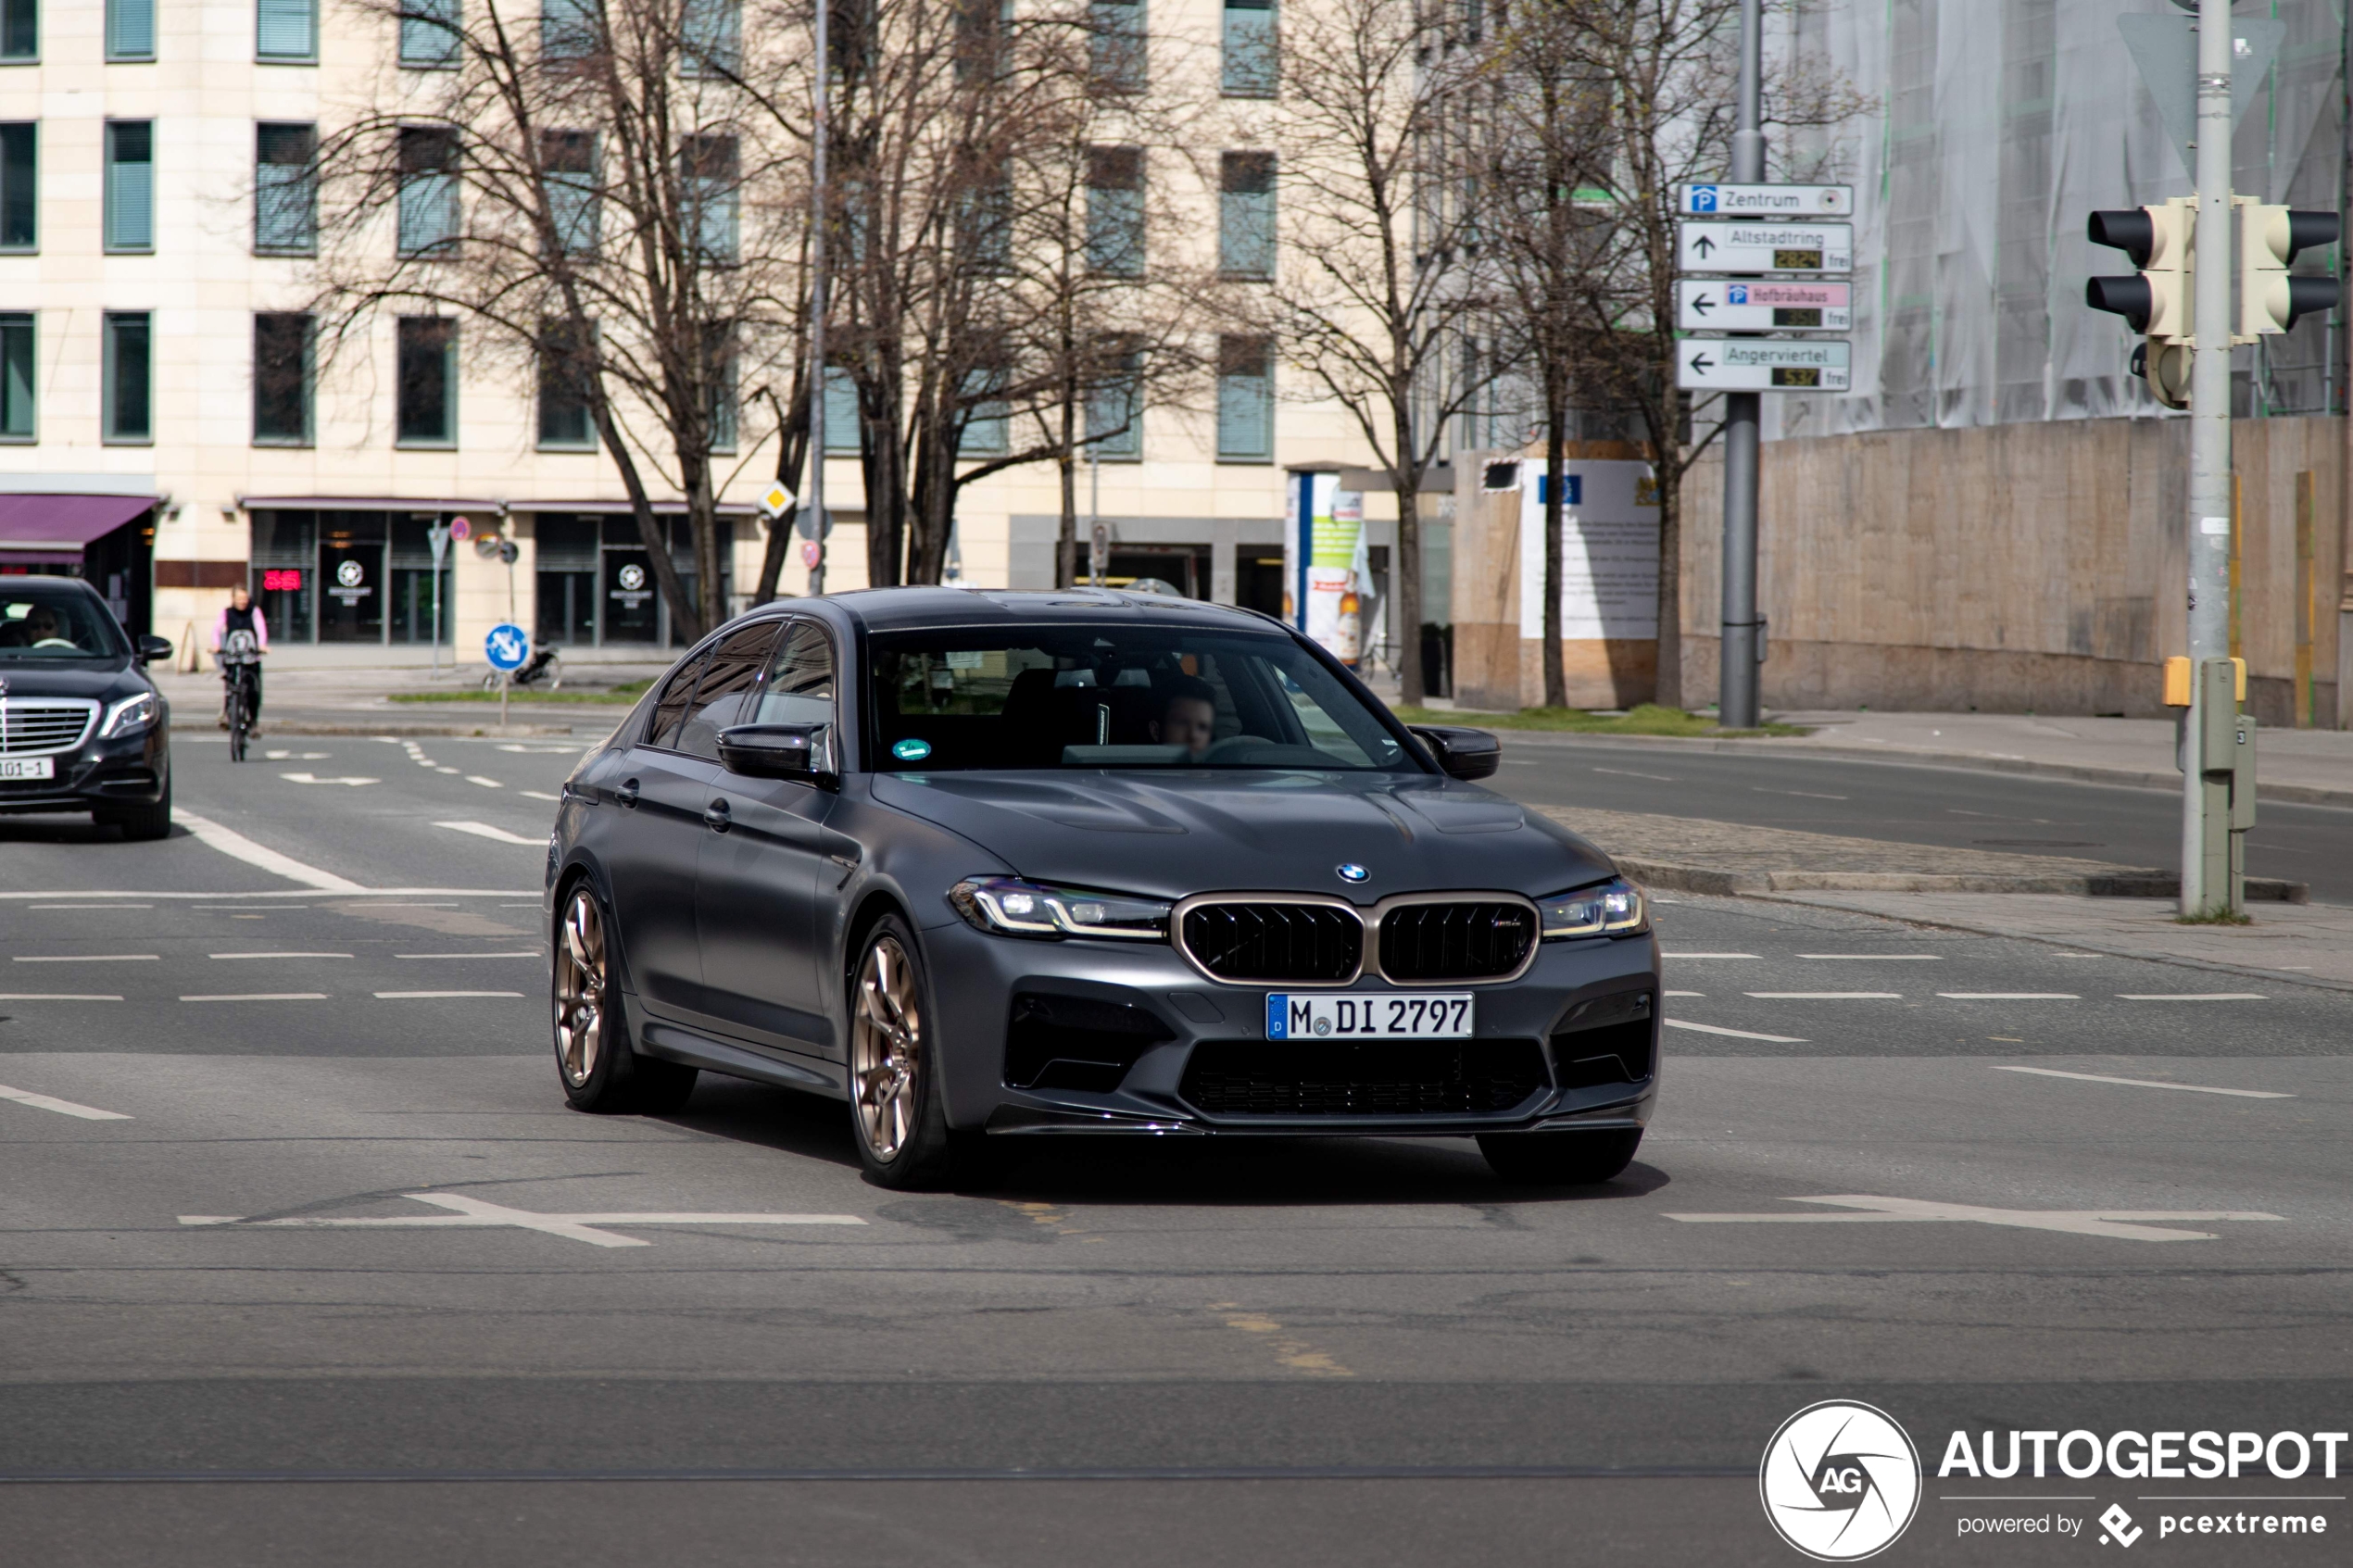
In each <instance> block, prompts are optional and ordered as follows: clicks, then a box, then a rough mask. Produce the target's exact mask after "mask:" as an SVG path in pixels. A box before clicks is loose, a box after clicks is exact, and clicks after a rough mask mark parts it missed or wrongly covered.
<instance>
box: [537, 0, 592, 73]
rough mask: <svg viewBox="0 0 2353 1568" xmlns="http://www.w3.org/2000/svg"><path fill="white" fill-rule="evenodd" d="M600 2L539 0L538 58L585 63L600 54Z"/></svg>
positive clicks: (589, 0)
mask: <svg viewBox="0 0 2353 1568" xmlns="http://www.w3.org/2000/svg"><path fill="white" fill-rule="evenodd" d="M599 9H600V7H599V6H598V0H540V6H539V56H540V58H542V59H547V60H585V59H586V58H587V57H588V56H591V55H593V54H595V53H596V52H597V34H598V25H597V24H598V21H599V19H600V18H599V16H598V12H599Z"/></svg>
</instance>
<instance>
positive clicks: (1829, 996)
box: [1741, 991, 1904, 1002]
mask: <svg viewBox="0 0 2353 1568" xmlns="http://www.w3.org/2000/svg"><path fill="white" fill-rule="evenodd" d="M1741 994H1742V995H1743V996H1744V997H1755V998H1757V1000H1759V1001H1766V1002H1843V1001H1869V1002H1900V1001H1902V1000H1903V999H1904V993H1903V992H1901V991H1743V992H1742V993H1741Z"/></svg>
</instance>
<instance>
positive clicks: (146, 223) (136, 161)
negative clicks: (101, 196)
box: [107, 119, 156, 251]
mask: <svg viewBox="0 0 2353 1568" xmlns="http://www.w3.org/2000/svg"><path fill="white" fill-rule="evenodd" d="M155 248H156V126H155V121H153V120H151V119H110V120H108V121H107V249H108V250H132V251H139V250H153V249H155Z"/></svg>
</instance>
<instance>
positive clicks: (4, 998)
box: [0, 991, 122, 1002]
mask: <svg viewBox="0 0 2353 1568" xmlns="http://www.w3.org/2000/svg"><path fill="white" fill-rule="evenodd" d="M120 1000H122V998H121V997H102V996H97V995H94V994H93V993H90V992H85V991H0V1002H119V1001H120Z"/></svg>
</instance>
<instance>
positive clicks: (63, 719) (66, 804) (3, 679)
mask: <svg viewBox="0 0 2353 1568" xmlns="http://www.w3.org/2000/svg"><path fill="white" fill-rule="evenodd" d="M170 657H171V645H170V643H168V642H166V641H164V640H163V639H162V638H161V637H141V638H139V639H138V640H137V641H136V643H135V644H134V643H133V641H132V637H131V635H130V633H126V632H125V631H124V630H123V629H122V625H121V623H120V621H116V620H115V618H114V612H113V611H112V610H111V609H109V608H107V601H106V600H105V599H103V598H100V597H99V596H98V591H97V590H96V589H94V588H93V587H91V586H90V584H88V583H84V582H82V581H81V580H80V579H79V578H72V577H35V576H30V575H22V576H19V575H14V574H12V575H9V576H6V577H0V811H87V812H89V813H90V815H91V816H92V817H93V818H94V819H95V820H96V821H97V822H98V823H99V825H100V826H102V827H103V826H107V825H112V826H116V827H120V829H121V830H122V834H123V836H124V837H126V838H161V837H163V836H164V835H165V834H169V833H170V831H171V755H170V733H171V725H170V710H169V709H168V708H167V707H166V705H165V703H164V699H163V694H162V693H161V692H159V691H157V689H156V684H155V683H154V682H153V681H150V680H148V679H147V673H146V671H145V668H144V666H145V665H146V664H147V663H148V662H149V661H150V660H153V659H169V658H170Z"/></svg>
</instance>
